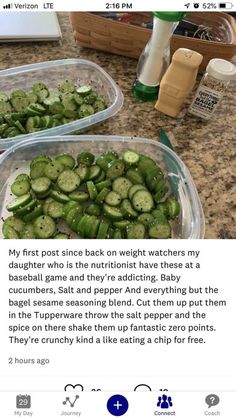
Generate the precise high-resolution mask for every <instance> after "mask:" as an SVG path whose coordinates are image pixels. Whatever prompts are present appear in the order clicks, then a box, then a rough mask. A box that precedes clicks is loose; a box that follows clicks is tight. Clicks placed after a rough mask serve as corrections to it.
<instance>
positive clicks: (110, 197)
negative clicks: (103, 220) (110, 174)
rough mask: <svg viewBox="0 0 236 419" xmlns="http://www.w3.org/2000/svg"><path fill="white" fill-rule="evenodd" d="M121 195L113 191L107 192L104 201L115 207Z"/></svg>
mask: <svg viewBox="0 0 236 419" xmlns="http://www.w3.org/2000/svg"><path fill="white" fill-rule="evenodd" d="M121 200H122V198H121V196H120V195H119V194H118V193H117V192H114V191H111V192H109V193H108V194H107V195H106V197H105V202H106V204H108V205H111V206H112V207H117V206H119V205H120V203H121Z"/></svg>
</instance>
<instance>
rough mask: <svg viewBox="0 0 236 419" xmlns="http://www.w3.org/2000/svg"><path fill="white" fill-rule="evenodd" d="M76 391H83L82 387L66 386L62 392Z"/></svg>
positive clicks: (78, 385) (76, 385)
mask: <svg viewBox="0 0 236 419" xmlns="http://www.w3.org/2000/svg"><path fill="white" fill-rule="evenodd" d="M78 389H79V391H84V386H82V384H66V386H65V388H64V391H72V390H76V391H78Z"/></svg>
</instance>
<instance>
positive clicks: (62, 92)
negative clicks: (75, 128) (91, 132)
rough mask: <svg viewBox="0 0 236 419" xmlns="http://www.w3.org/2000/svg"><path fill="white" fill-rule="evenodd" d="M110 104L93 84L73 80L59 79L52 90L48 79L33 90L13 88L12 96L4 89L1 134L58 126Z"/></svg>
mask: <svg viewBox="0 0 236 419" xmlns="http://www.w3.org/2000/svg"><path fill="white" fill-rule="evenodd" d="M106 107H107V106H106V102H105V99H104V97H102V96H99V95H98V94H97V93H96V92H95V91H94V90H93V89H92V87H91V86H89V85H85V86H80V87H78V86H76V85H75V84H74V83H72V82H71V81H69V80H65V81H62V82H61V83H59V85H58V89H57V90H49V88H48V87H47V86H46V84H45V83H42V82H38V83H35V84H33V86H32V89H31V90H30V91H25V90H21V89H18V90H14V91H12V92H11V95H10V97H8V96H7V95H6V94H5V93H4V92H2V91H0V138H9V137H16V136H17V135H24V134H29V133H34V132H37V131H42V130H45V129H49V128H54V127H57V126H59V125H63V124H67V123H69V122H72V121H75V120H78V119H82V118H86V117H88V116H90V115H93V114H94V113H97V112H100V111H103V110H104V109H106Z"/></svg>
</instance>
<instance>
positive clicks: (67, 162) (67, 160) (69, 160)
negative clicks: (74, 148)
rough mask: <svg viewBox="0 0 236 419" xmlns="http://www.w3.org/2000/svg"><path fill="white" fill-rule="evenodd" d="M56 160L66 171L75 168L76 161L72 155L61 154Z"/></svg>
mask: <svg viewBox="0 0 236 419" xmlns="http://www.w3.org/2000/svg"><path fill="white" fill-rule="evenodd" d="M56 160H57V161H59V162H60V163H61V164H62V165H63V166H64V167H65V168H66V169H71V170H72V169H73V168H74V167H75V159H74V157H72V156H71V155H70V154H61V155H60V156H57V157H56Z"/></svg>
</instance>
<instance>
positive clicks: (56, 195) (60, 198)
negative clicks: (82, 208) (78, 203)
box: [50, 190, 70, 204]
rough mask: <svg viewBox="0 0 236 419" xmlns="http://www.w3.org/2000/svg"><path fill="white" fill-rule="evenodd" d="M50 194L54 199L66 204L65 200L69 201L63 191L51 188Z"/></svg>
mask: <svg viewBox="0 0 236 419" xmlns="http://www.w3.org/2000/svg"><path fill="white" fill-rule="evenodd" d="M50 196H51V198H53V199H54V200H55V201H57V202H61V203H62V204H66V203H67V202H69V201H70V198H69V197H68V196H67V195H65V194H64V193H61V192H58V191H55V190H53V191H51V192H50Z"/></svg>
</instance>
